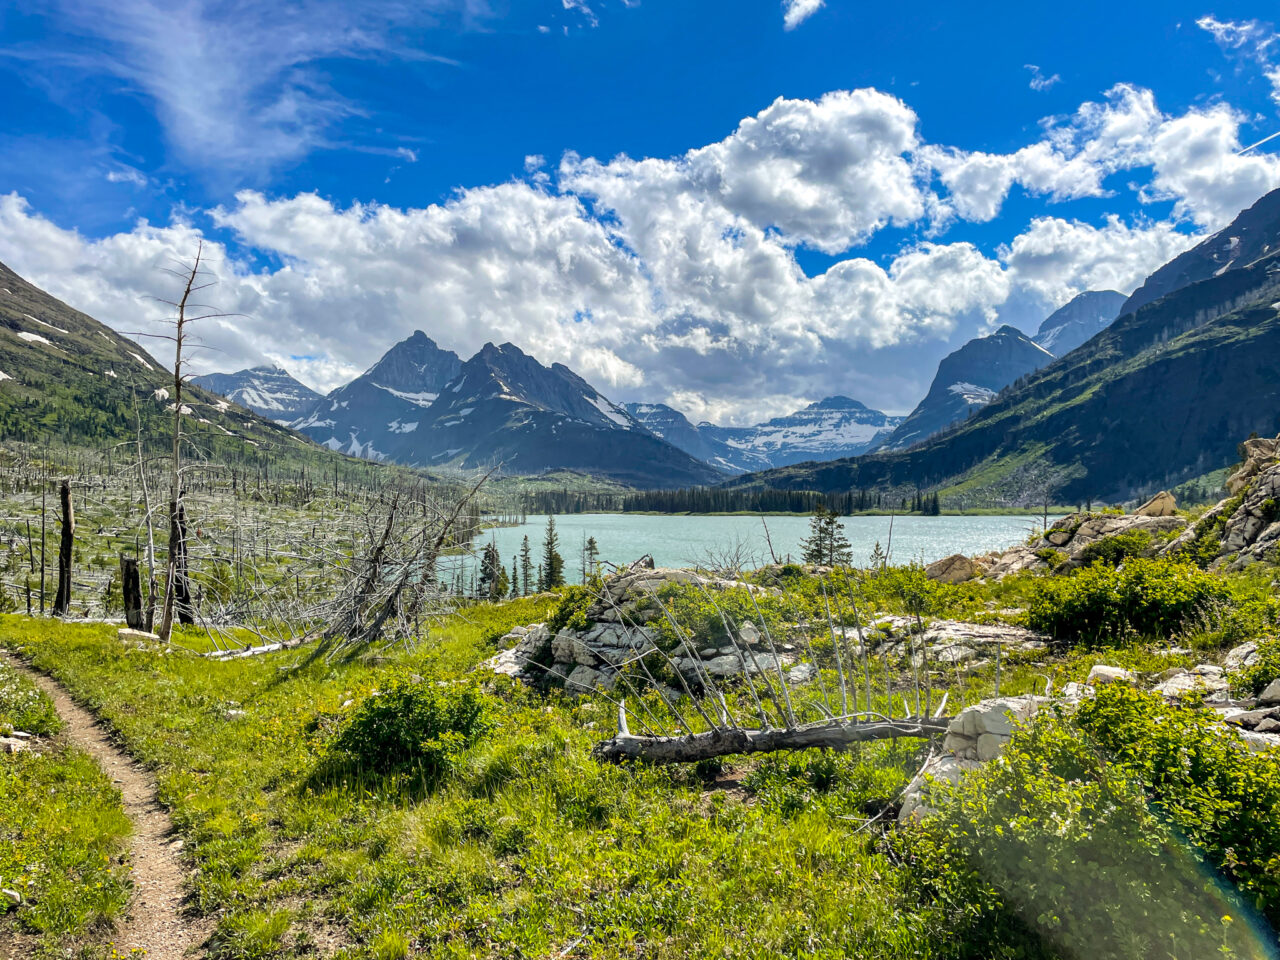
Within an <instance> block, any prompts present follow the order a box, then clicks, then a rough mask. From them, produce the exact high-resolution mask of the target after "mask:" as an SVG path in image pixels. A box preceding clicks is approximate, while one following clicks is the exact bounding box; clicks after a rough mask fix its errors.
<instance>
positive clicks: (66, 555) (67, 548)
mask: <svg viewBox="0 0 1280 960" xmlns="http://www.w3.org/2000/svg"><path fill="white" fill-rule="evenodd" d="M58 497H59V499H60V500H61V501H62V537H61V539H60V540H59V542H58V593H57V595H56V596H55V597H54V600H53V615H54V616H55V617H65V616H66V615H67V611H68V610H69V609H70V607H71V561H72V559H73V557H74V555H75V545H76V515H75V509H74V508H73V506H72V504H71V481H69V480H63V481H62V483H61V484H60V485H59V487H58Z"/></svg>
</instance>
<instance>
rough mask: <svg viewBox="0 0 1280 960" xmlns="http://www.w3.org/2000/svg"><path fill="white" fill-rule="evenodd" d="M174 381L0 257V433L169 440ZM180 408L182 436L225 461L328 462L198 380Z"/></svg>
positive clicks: (160, 365) (23, 437) (70, 440)
mask: <svg viewBox="0 0 1280 960" xmlns="http://www.w3.org/2000/svg"><path fill="white" fill-rule="evenodd" d="M195 334H196V335H198V334H199V329H198V327H197V328H196V329H195ZM172 388H173V373H172V370H171V369H169V368H168V365H167V364H166V363H164V362H162V361H160V360H157V359H156V358H155V357H154V356H153V355H152V354H150V353H149V352H148V351H147V350H145V349H144V348H143V347H141V346H139V345H138V344H137V343H135V342H134V341H133V340H130V339H128V338H127V337H124V336H121V335H120V334H118V333H116V332H115V331H114V330H112V329H111V328H110V327H108V326H106V325H105V324H103V323H100V322H99V321H97V320H95V319H93V318H92V317H90V316H88V315H87V314H84V313H81V312H80V311H78V310H75V309H74V308H72V307H70V306H68V305H67V304H65V303H63V302H62V301H60V300H58V299H57V298H56V297H53V296H51V295H50V294H48V293H46V292H45V291H43V290H41V289H40V288H38V287H36V286H34V285H33V284H31V283H28V282H27V281H26V280H24V279H22V278H21V277H20V276H18V275H17V274H16V273H14V272H13V271H12V270H10V269H9V268H8V267H6V266H4V265H3V264H0V435H3V436H4V437H5V438H7V439H10V440H20V441H26V442H42V441H57V442H61V443H67V444H71V445H83V446H94V447H102V446H105V445H111V444H117V443H120V442H122V441H136V440H137V439H138V437H139V435H141V437H142V439H143V442H144V443H145V444H147V445H151V444H156V443H164V444H167V443H168V442H169V441H168V440H167V437H168V435H169V432H170V431H171V428H172V410H171V409H170V406H171V402H170V399H169V396H170V391H171V390H172ZM183 407H184V409H186V410H187V411H188V412H187V414H186V417H185V419H184V421H183V422H184V430H185V432H186V433H187V435H188V436H189V437H190V439H191V440H192V442H193V443H194V444H195V446H196V447H197V448H199V449H200V450H202V451H203V452H204V453H205V454H206V455H207V456H208V457H209V458H210V459H213V460H217V461H219V462H221V463H223V464H226V465H244V466H249V465H251V464H257V465H261V464H265V463H267V462H268V461H275V462H281V458H286V459H287V460H289V461H293V462H298V461H309V462H313V463H320V462H327V461H329V460H331V459H332V455H331V454H329V453H328V451H324V450H320V449H318V448H317V447H316V446H315V445H314V444H312V443H310V442H308V441H307V439H306V438H305V437H301V436H299V435H297V434H296V433H293V432H291V431H289V430H287V429H285V428H284V427H282V426H280V425H278V424H276V423H274V422H272V421H271V420H269V419H267V418H265V417H260V416H258V415H257V414H255V413H253V412H252V411H249V410H246V409H244V408H242V407H240V406H239V405H237V404H234V403H232V402H230V401H228V400H226V399H224V398H223V397H221V396H218V395H217V394H214V393H211V392H209V391H208V390H206V389H204V388H202V387H200V386H198V385H195V384H189V385H187V386H185V387H184V388H183Z"/></svg>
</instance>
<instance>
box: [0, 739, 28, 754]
mask: <svg viewBox="0 0 1280 960" xmlns="http://www.w3.org/2000/svg"><path fill="white" fill-rule="evenodd" d="M26 749H28V747H27V741H25V740H23V739H21V738H19V737H0V753H21V752H22V751H23V750H26Z"/></svg>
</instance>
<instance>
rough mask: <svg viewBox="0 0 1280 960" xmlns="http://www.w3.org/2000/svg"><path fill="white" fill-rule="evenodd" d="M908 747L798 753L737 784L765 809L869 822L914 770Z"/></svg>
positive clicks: (913, 748)
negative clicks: (821, 811)
mask: <svg viewBox="0 0 1280 960" xmlns="http://www.w3.org/2000/svg"><path fill="white" fill-rule="evenodd" d="M919 753H920V750H919V747H918V745H917V744H915V743H914V742H912V741H902V742H894V743H882V744H867V745H864V746H862V747H860V748H858V749H855V750H851V751H848V752H843V753H839V752H835V751H831V750H803V751H800V752H798V753H776V754H770V755H768V756H766V757H765V758H764V759H763V760H761V761H760V763H759V764H758V765H757V766H756V768H755V769H754V770H752V771H751V772H750V773H749V774H747V776H746V777H744V778H743V780H742V785H743V787H744V788H745V789H746V790H747V791H748V792H750V793H751V794H753V795H754V796H756V797H757V798H758V799H759V801H760V802H761V803H762V804H763V805H764V806H765V807H767V808H768V809H771V810H774V811H777V812H778V813H781V814H783V815H784V816H795V815H796V814H798V813H800V812H801V811H803V810H806V809H808V808H810V807H813V806H818V807H822V808H825V809H826V810H827V811H828V812H829V813H832V814H835V815H843V814H858V815H863V816H871V815H874V814H877V813H880V812H881V811H882V810H884V809H885V808H886V807H887V806H889V805H890V804H892V802H893V800H894V798H895V797H897V796H898V794H900V793H901V792H902V790H903V788H904V787H905V786H906V784H907V781H908V780H910V779H911V775H912V774H913V773H914V772H915V770H916V769H917V768H918V766H919V762H920V761H919Z"/></svg>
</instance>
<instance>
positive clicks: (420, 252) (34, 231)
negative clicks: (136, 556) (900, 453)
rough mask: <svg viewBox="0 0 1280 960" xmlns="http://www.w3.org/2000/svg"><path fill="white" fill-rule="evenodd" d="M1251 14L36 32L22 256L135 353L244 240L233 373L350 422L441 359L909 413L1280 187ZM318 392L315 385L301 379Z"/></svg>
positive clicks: (344, 21)
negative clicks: (338, 388)
mask: <svg viewBox="0 0 1280 960" xmlns="http://www.w3.org/2000/svg"><path fill="white" fill-rule="evenodd" d="M1275 19H1277V17H1276V15H1275V14H1270V13H1269V11H1268V8H1267V7H1266V5H1263V4H1259V3H1253V4H1245V3H1234V4H1214V5H1212V6H1210V5H1205V4H1184V3H1160V4H1156V3H1131V4H1114V3H1111V4H1105V5H1104V4H1102V3H1085V4H1076V5H1073V6H1071V7H1070V8H1063V7H1061V6H1051V5H1033V7H1029V6H1026V5H1013V4H984V5H981V6H975V5H972V4H970V5H957V4H934V3H923V4H915V5H910V6H907V5H896V6H895V5H876V6H875V7H874V8H872V5H867V4H861V3H853V2H845V0H826V2H825V3H821V2H818V0H787V2H785V3H779V2H778V0H665V2H664V0H629V2H624V0H526V2H519V3H515V2H511V3H500V2H498V0H490V2H486V0H434V2H425V3H421V2H420V3H401V2H393V3H385V2H379V3H372V2H360V0H353V2H348V3H333V2H329V0H309V2H305V3H299V4H293V5H290V6H289V7H287V8H285V7H277V6H276V5H273V4H264V3H260V2H256V0H237V2H209V0H185V2H179V3H169V4H160V3H159V2H156V0H114V2H105V0H83V2H78V3H69V2H59V0H48V2H44V3H40V4H35V3H30V4H28V3H24V2H18V3H17V4H16V5H15V4H9V5H7V6H5V7H3V8H0V52H2V53H3V55H2V56H0V70H3V71H5V77H4V84H5V88H6V91H7V92H8V96H7V98H6V102H5V105H4V106H3V107H0V119H3V121H4V122H3V123H2V124H0V130H2V131H3V132H2V133H0V196H4V201H3V204H0V259H3V260H4V261H5V262H6V263H8V264H9V265H10V266H12V267H13V268H14V269H16V270H18V271H19V272H21V273H23V274H24V275H26V276H28V277H30V278H31V279H33V280H34V281H35V282H38V283H40V284H41V285H43V286H45V287H46V288H48V289H50V290H51V291H52V292H54V293H55V294H57V295H59V296H62V297H63V298H64V299H67V300H68V301H69V302H71V303H72V304H73V305H75V306H78V307H81V308H82V309H85V310H87V311H88V312H91V313H93V314H94V315H96V316H99V317H100V318H101V319H103V320H105V321H107V322H109V323H112V324H113V325H115V326H117V327H120V328H122V329H137V328H138V327H139V325H140V324H141V325H145V324H146V323H148V322H152V321H153V320H154V319H155V318H154V317H153V316H152V315H151V313H150V312H149V311H151V310H153V307H151V306H149V305H148V304H147V301H146V300H145V296H146V295H147V294H149V293H153V292H156V287H157V286H158V285H160V284H162V283H163V279H162V275H158V269H157V268H158V267H159V266H160V265H161V264H162V262H163V261H164V259H165V257H166V256H169V255H171V254H174V253H181V252H183V251H184V249H185V248H189V247H190V245H191V244H192V243H194V239H195V238H196V236H203V237H205V238H207V239H209V240H211V241H213V242H214V244H215V246H214V250H215V255H216V257H217V258H218V264H219V273H220V274H221V276H222V284H221V285H220V287H219V289H218V293H219V296H220V297H221V298H222V299H221V300H220V301H219V305H220V306H226V307H227V308H229V309H233V310H235V311H236V312H241V313H244V314H245V315H246V317H245V318H244V319H243V320H238V321H235V322H230V321H228V322H227V323H226V324H223V325H220V326H218V327H217V328H215V329H210V330H208V331H207V332H206V334H205V339H206V342H207V343H208V344H209V347H210V350H209V351H208V353H207V354H206V355H205V356H204V357H202V358H201V360H200V363H201V364H202V365H203V366H204V367H205V368H209V369H212V368H220V367H221V368H225V367H235V366H243V365H247V364H250V363H257V362H262V361H265V360H271V361H277V362H283V363H285V365H286V366H288V367H290V369H291V370H293V371H294V372H295V373H296V374H297V375H299V376H300V377H302V378H303V379H304V380H306V381H308V382H310V383H312V384H313V385H314V386H317V387H319V388H322V389H326V388H329V387H332V386H334V385H336V384H337V383H339V382H341V380H342V379H343V378H344V377H349V376H350V375H352V374H353V373H355V372H358V371H359V370H360V369H362V368H363V367H365V366H367V365H368V364H370V363H371V362H373V361H374V360H375V359H376V358H377V356H378V355H380V354H381V352H382V351H383V350H385V348H386V347H387V346H388V345H389V344H390V343H391V342H393V341H394V340H396V339H399V338H401V337H403V336H407V335H408V333H410V332H411V331H412V330H413V329H415V328H419V327H420V328H422V329H424V330H426V331H427V333H429V334H430V335H432V336H433V337H435V338H436V339H437V340H438V341H439V342H440V343H441V344H442V345H443V346H446V347H450V348H453V349H456V350H458V351H459V352H460V353H463V354H464V355H466V354H468V353H469V352H471V351H474V350H475V349H476V348H478V347H479V346H480V345H481V344H482V343H483V342H484V340H486V339H498V340H501V339H511V340H513V341H514V342H516V343H518V344H519V345H521V346H522V347H524V348H525V349H527V350H529V351H530V352H532V353H533V354H535V355H536V356H538V357H539V358H540V359H542V360H543V361H544V362H551V361H554V360H561V361H564V362H567V363H569V364H570V365H571V366H574V367H575V369H578V370H579V371H580V372H582V373H583V374H584V376H586V377H587V378H588V379H590V380H592V381H593V382H595V383H596V384H597V386H599V387H600V388H601V389H602V390H604V392H606V393H607V394H609V395H610V396H611V397H613V398H614V399H618V400H631V399H644V400H664V401H668V402H672V403H673V404H675V405H677V406H680V407H681V408H682V409H685V410H687V411H688V412H689V413H690V414H691V415H692V416H694V417H695V418H701V417H707V418H711V419H717V420H721V421H726V422H727V421H736V422H741V421H749V420H753V419H755V418H757V417H761V416H765V415H771V414H774V413H779V412H784V411H786V410H788V409H791V408H793V407H794V406H796V405H798V404H802V403H804V402H808V401H811V400H817V399H819V398H820V397H822V396H825V395H827V394H831V393H837V392H839V393H846V394H849V395H851V396H855V397H857V398H858V399H861V400H863V401H864V402H866V403H868V404H870V405H873V406H879V407H881V408H883V409H887V410H890V411H894V412H903V411H905V410H907V409H909V408H910V407H911V406H912V405H913V404H914V402H915V401H916V400H917V399H918V398H919V397H920V396H921V395H922V394H923V393H924V391H925V389H927V387H928V382H929V379H930V378H931V377H932V373H933V369H934V367H935V366H936V363H937V360H938V359H939V358H940V357H941V356H942V355H943V354H945V353H946V352H947V351H948V350H950V349H953V348H954V347H955V346H957V345H958V344H959V343H961V342H963V341H964V340H966V339H968V338H969V337H971V336H974V335H978V334H980V333H982V332H984V331H986V330H989V329H990V328H991V327H992V326H993V325H995V324H998V323H1000V322H1012V323H1014V324H1016V325H1018V326H1021V327H1023V328H1024V329H1028V330H1034V328H1035V326H1036V324H1037V323H1038V321H1039V319H1041V318H1043V316H1044V315H1046V314H1047V313H1048V312H1049V311H1051V310H1052V309H1053V308H1055V307H1056V306H1060V305H1061V304H1062V303H1063V302H1065V301H1066V300H1067V299H1069V298H1070V296H1071V295H1073V294H1074V293H1077V292H1080V291H1081V290H1083V289H1088V288H1090V287H1101V286H1114V287H1117V288H1121V289H1123V290H1124V292H1128V290H1129V289H1131V288H1132V286H1134V285H1136V284H1137V283H1138V282H1140V280H1141V278H1142V276H1143V275H1145V273H1146V272H1148V271H1149V270H1151V269H1154V267H1156V266H1158V265H1159V264H1160V263H1161V262H1163V261H1164V260H1166V259H1168V258H1169V257H1170V256H1172V255H1174V254H1176V253H1177V252H1178V251H1179V250H1180V249H1182V248H1183V247H1185V246H1186V245H1187V244H1189V243H1190V242H1193V240H1194V238H1196V237H1198V236H1200V235H1203V234H1204V233H1206V232H1209V231H1212V230H1214V229H1217V228H1219V227H1221V226H1222V225H1223V224H1224V223H1225V222H1226V221H1227V220H1228V219H1229V218H1230V216H1232V215H1233V214H1234V213H1235V212H1236V211H1237V210H1238V209H1240V207H1242V206H1244V205H1247V204H1248V203H1250V202H1252V200H1254V199H1256V198H1257V196H1260V195H1261V193H1263V192H1265V191H1266V190H1268V189H1272V188H1274V187H1276V186H1280V157H1278V154H1277V151H1280V139H1277V140H1274V141H1271V142H1269V143H1264V144H1262V145H1261V146H1259V147H1257V148H1255V149H1253V150H1250V151H1247V152H1244V153H1241V150H1242V149H1243V148H1245V147H1247V146H1249V145H1250V144H1253V143H1255V142H1256V141H1259V140H1262V139H1263V138H1265V137H1268V136H1270V135H1271V134H1273V133H1277V132H1280V40H1277V39H1276V28H1275V26H1274V20H1275ZM295 358H296V359H295Z"/></svg>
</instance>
